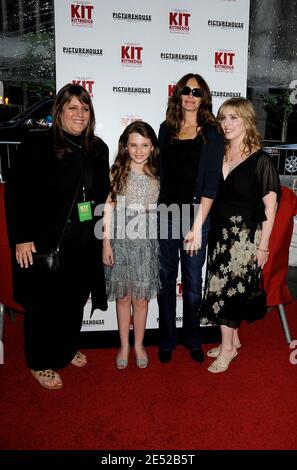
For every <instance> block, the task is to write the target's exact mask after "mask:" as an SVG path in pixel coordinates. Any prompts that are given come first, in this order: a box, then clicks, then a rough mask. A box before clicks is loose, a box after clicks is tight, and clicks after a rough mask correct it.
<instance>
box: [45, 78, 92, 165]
mask: <svg viewBox="0 0 297 470" xmlns="http://www.w3.org/2000/svg"><path fill="white" fill-rule="evenodd" d="M73 97H76V98H77V99H78V100H79V101H80V102H81V103H83V104H86V105H87V106H89V109H90V120H89V123H88V125H87V127H86V129H85V130H84V132H83V133H82V147H83V149H84V150H86V151H89V150H90V148H91V147H92V145H93V143H94V140H95V139H96V138H95V136H94V130H95V112H94V108H93V104H92V99H91V97H90V95H89V93H88V92H87V90H85V88H83V87H82V86H81V85H76V84H72V83H67V85H65V86H63V88H61V89H60V91H59V93H58V94H57V96H56V98H55V101H54V105H53V110H52V114H53V126H52V128H53V134H54V143H55V154H56V155H57V157H59V158H62V157H63V156H64V155H65V154H67V153H69V152H72V151H73V147H72V146H71V144H69V142H67V140H66V139H65V138H64V133H63V128H62V122H61V114H62V111H63V107H64V105H65V104H66V103H69V102H70V101H71V99H72V98H73Z"/></svg>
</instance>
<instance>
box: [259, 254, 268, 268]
mask: <svg viewBox="0 0 297 470" xmlns="http://www.w3.org/2000/svg"><path fill="white" fill-rule="evenodd" d="M268 255H269V253H268V252H264V251H260V250H257V254H256V257H257V266H258V268H261V269H263V268H264V266H265V264H266V263H267V261H268Z"/></svg>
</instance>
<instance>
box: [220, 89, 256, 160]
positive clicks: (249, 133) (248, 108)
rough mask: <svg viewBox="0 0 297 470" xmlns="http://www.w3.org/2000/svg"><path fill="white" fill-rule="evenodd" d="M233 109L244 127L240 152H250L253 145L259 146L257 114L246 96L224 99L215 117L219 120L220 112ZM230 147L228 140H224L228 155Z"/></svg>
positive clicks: (253, 147)
mask: <svg viewBox="0 0 297 470" xmlns="http://www.w3.org/2000/svg"><path fill="white" fill-rule="evenodd" d="M227 109H231V110H234V111H235V113H236V114H237V115H238V116H239V117H241V118H242V119H243V123H244V127H245V131H246V133H245V136H244V138H243V140H242V147H243V148H242V149H241V150H242V153H244V154H250V153H252V152H253V151H254V149H255V147H257V148H259V147H261V146H262V145H261V140H262V137H261V134H260V133H259V131H258V129H257V116H256V112H255V108H254V106H253V105H252V103H251V102H250V101H249V100H247V99H246V98H230V99H229V100H227V101H225V102H224V103H223V104H222V105H221V106H220V108H219V110H218V114H217V119H218V121H219V122H220V121H221V119H222V114H223V113H224V112H225V111H226V110H227ZM229 149H230V141H228V140H225V154H226V155H227V156H228V153H229Z"/></svg>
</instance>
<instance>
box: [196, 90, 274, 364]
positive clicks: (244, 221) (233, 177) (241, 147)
mask: <svg viewBox="0 0 297 470" xmlns="http://www.w3.org/2000/svg"><path fill="white" fill-rule="evenodd" d="M218 119H219V121H220V123H221V126H222V128H223V131H224V134H225V139H226V144H225V158H224V163H223V169H222V176H221V181H220V184H219V190H218V194H217V197H216V199H215V202H214V206H213V211H212V227H211V232H210V238H209V250H208V266H207V275H206V283H205V294H204V301H203V306H202V316H203V317H207V318H208V319H209V320H210V321H211V322H213V323H215V324H218V325H220V329H221V334H222V344H221V345H219V346H218V347H216V348H213V349H211V350H210V351H208V353H207V355H208V356H210V357H215V358H216V359H215V361H214V362H213V363H212V364H211V366H210V367H209V368H208V370H209V371H210V372H212V373H219V372H224V371H226V370H227V369H228V367H229V364H230V362H231V361H232V359H234V358H235V357H236V356H237V354H238V350H239V348H240V346H241V344H240V339H239V336H238V328H239V326H240V323H241V321H242V320H243V319H246V320H249V318H248V313H246V312H245V309H244V305H245V303H246V300H247V297H248V296H249V295H250V293H251V292H252V289H253V285H254V282H253V279H255V277H254V276H255V275H256V273H257V271H258V270H259V268H263V267H264V266H265V263H266V262H267V260H268V256H269V238H270V234H271V231H272V227H273V223H274V218H275V213H276V209H277V203H278V200H279V197H280V183H279V178H278V174H277V172H276V170H275V168H274V166H273V162H272V160H271V158H270V157H269V155H268V154H266V153H265V152H264V151H263V150H262V148H261V143H260V135H259V133H258V131H257V127H256V114H255V110H254V108H253V105H252V104H251V103H250V102H249V101H248V100H247V99H245V98H232V99H230V100H227V101H226V102H225V103H223V105H222V106H221V107H220V109H219V112H218ZM246 315H247V316H246Z"/></svg>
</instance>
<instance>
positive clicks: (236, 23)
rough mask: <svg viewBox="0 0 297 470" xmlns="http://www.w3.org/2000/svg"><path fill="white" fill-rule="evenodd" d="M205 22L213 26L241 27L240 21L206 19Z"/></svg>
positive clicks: (225, 27)
mask: <svg viewBox="0 0 297 470" xmlns="http://www.w3.org/2000/svg"><path fill="white" fill-rule="evenodd" d="M207 24H208V26H210V27H213V28H224V29H243V23H242V22H240V21H227V20H225V21H224V20H208V22H207Z"/></svg>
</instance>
